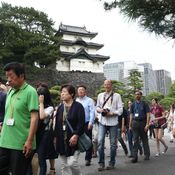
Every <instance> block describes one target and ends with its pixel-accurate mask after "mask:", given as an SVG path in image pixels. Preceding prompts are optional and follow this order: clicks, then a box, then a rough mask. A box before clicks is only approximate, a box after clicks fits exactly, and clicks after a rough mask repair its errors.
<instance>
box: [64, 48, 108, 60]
mask: <svg viewBox="0 0 175 175" xmlns="http://www.w3.org/2000/svg"><path fill="white" fill-rule="evenodd" d="M61 56H63V57H64V58H65V59H66V60H71V59H74V58H80V59H89V60H92V61H94V62H96V61H98V60H99V61H106V60H108V59H109V58H110V57H109V56H104V55H99V54H88V53H87V52H86V51H85V49H84V48H80V49H79V50H78V51H77V52H76V53H73V52H61Z"/></svg>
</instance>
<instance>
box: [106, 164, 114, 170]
mask: <svg viewBox="0 0 175 175" xmlns="http://www.w3.org/2000/svg"><path fill="white" fill-rule="evenodd" d="M112 169H114V165H112V164H109V165H108V166H107V167H106V170H112Z"/></svg>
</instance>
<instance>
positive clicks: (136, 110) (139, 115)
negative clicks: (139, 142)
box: [131, 101, 150, 119]
mask: <svg viewBox="0 0 175 175" xmlns="http://www.w3.org/2000/svg"><path fill="white" fill-rule="evenodd" d="M148 112H150V109H149V106H148V104H147V103H145V102H143V101H135V102H134V103H133V104H132V106H131V113H132V114H133V118H134V119H146V114H147V113H148Z"/></svg>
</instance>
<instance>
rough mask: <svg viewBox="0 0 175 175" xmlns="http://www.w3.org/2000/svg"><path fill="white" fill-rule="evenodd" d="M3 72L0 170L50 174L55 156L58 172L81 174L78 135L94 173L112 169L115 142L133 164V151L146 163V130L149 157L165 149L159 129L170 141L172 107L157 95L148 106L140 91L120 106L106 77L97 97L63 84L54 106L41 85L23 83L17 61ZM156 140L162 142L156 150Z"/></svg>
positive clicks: (174, 131)
mask: <svg viewBox="0 0 175 175" xmlns="http://www.w3.org/2000/svg"><path fill="white" fill-rule="evenodd" d="M4 71H5V75H6V77H7V83H6V84H5V85H4V84H3V83H2V82H0V174H3V175H9V173H11V174H12V175H37V174H38V173H39V175H46V174H48V175H54V174H56V170H55V169H56V168H55V167H56V166H57V165H56V164H55V159H57V158H58V157H59V158H60V160H61V173H62V175H82V174H83V173H82V171H81V169H80V165H79V162H78V159H79V155H80V151H79V149H78V140H79V137H80V136H81V135H82V134H83V133H86V135H87V136H88V137H89V138H90V140H91V141H92V146H91V147H90V148H89V149H88V150H86V152H85V158H84V159H85V166H91V160H92V158H93V157H98V164H99V167H98V171H104V170H111V169H114V168H115V163H116V157H117V156H116V151H117V148H118V144H119V143H120V144H121V146H122V148H123V150H124V154H125V156H128V158H131V163H137V162H138V153H139V154H140V155H142V154H144V160H145V161H148V160H149V159H150V147H149V139H148V131H149V136H150V137H152V135H153V136H154V137H155V140H156V145H155V146H156V151H157V152H156V153H155V156H160V154H165V153H166V152H167V150H168V146H167V144H166V142H165V140H164V139H163V131H164V128H165V127H167V128H168V129H169V131H170V132H171V138H170V142H173V141H174V136H175V105H172V106H171V108H170V110H169V111H164V109H163V107H162V106H161V105H160V103H159V102H158V99H157V98H154V99H152V102H151V105H148V104H147V103H146V102H145V101H143V100H142V92H141V91H140V90H137V91H136V92H135V100H134V101H133V102H132V101H131V100H129V101H128V103H127V108H125V107H124V103H123V102H122V98H121V95H120V94H118V93H116V92H114V91H113V88H112V81H111V80H105V81H104V89H105V92H102V93H100V94H98V96H97V100H94V99H92V98H90V97H88V96H87V88H86V86H84V85H79V86H78V87H77V89H76V88H75V87H74V86H72V85H70V84H66V85H62V86H61V89H60V94H61V97H60V98H61V99H60V101H61V102H60V103H59V104H57V105H56V106H54V105H53V103H52V99H51V95H50V92H49V88H48V86H47V84H45V83H39V84H38V85H37V86H36V87H35V88H34V87H32V86H31V85H29V84H28V83H27V82H26V79H25V78H26V75H25V69H24V66H23V65H22V64H20V63H17V62H11V63H8V64H7V65H5V67H4ZM0 81H1V80H0ZM70 126H71V127H70ZM107 135H108V136H109V141H110V158H109V162H108V165H106V160H105V140H106V136H107ZM126 138H127V141H128V145H127V142H126ZM160 143H162V145H163V146H164V149H163V150H162V151H161V146H160ZM47 160H49V164H50V167H49V168H50V169H49V170H48V167H47V165H48V164H47ZM47 172H48V173H47Z"/></svg>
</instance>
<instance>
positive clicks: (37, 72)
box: [26, 68, 105, 97]
mask: <svg viewBox="0 0 175 175" xmlns="http://www.w3.org/2000/svg"><path fill="white" fill-rule="evenodd" d="M26 75H27V81H28V82H29V83H31V84H32V85H36V84H37V83H38V82H45V83H47V84H48V86H49V87H52V86H54V85H63V84H72V85H74V86H75V87H77V86H78V85H82V84H83V85H85V86H86V87H87V90H88V95H89V96H91V97H94V96H95V95H96V94H95V92H96V90H97V89H98V88H99V87H100V86H101V85H102V84H103V81H104V80H105V77H104V74H103V73H91V72H77V71H76V72H63V71H56V70H53V69H41V68H40V69H32V70H31V69H27V71H26Z"/></svg>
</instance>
